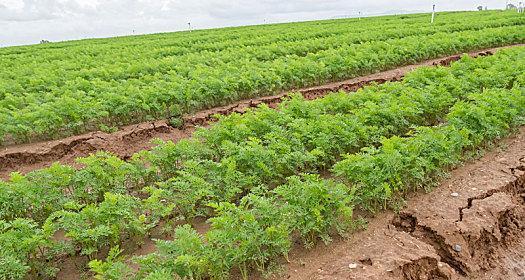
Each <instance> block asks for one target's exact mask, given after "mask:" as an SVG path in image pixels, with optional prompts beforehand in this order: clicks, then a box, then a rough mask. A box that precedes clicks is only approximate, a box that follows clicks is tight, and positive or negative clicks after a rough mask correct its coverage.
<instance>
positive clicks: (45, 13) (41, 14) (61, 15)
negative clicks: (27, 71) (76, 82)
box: [0, 0, 512, 46]
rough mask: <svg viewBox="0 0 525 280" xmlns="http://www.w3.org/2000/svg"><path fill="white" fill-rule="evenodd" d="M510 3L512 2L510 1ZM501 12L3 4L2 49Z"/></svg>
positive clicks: (342, 3)
mask: <svg viewBox="0 0 525 280" xmlns="http://www.w3.org/2000/svg"><path fill="white" fill-rule="evenodd" d="M511 2H512V1H511ZM433 3H436V4H437V7H438V10H466V9H468V10H473V9H475V8H476V7H477V6H478V5H484V6H488V7H489V8H503V7H504V6H505V2H504V1H501V0H474V1H469V0H458V1H445V0H436V1H432V0H423V1H409V0H394V1H386V0H376V1H374V2H372V1H369V0H354V1H349V0H288V1H283V0H259V1H257V0H192V1H188V0H157V1H154V0H0V46H6V45H18V44H31V43H36V42H38V41H40V40H41V39H47V40H52V41H57V40H69V39H79V38H87V37H106V36H117V35H129V34H132V33H133V31H135V33H136V34H137V33H151V32H166V31H176V30H182V29H185V28H187V23H188V22H192V25H193V26H194V27H197V28H210V27H222V26H231V25H244V24H258V23H263V22H284V21H298V20H311V19H322V18H332V17H338V16H343V15H356V14H357V13H358V12H362V13H363V14H364V15H367V14H368V15H374V14H380V13H385V12H389V11H429V10H430V8H431V6H432V4H433Z"/></svg>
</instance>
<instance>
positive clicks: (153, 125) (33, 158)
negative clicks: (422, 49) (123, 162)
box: [0, 44, 525, 179]
mask: <svg viewBox="0 0 525 280" xmlns="http://www.w3.org/2000/svg"><path fill="white" fill-rule="evenodd" d="M524 45H525V44H516V45H511V46H505V47H498V48H490V49H484V50H480V51H475V52H470V53H468V55H470V56H472V57H478V56H486V55H492V54H493V53H494V52H496V51H497V50H499V49H502V48H508V47H515V46H524ZM461 55H462V54H456V55H452V56H447V57H443V58H438V59H432V60H428V61H425V62H422V63H418V64H412V65H408V66H403V67H399V68H396V69H393V70H389V71H383V72H379V73H375V74H371V75H367V76H363V77H357V78H353V79H350V80H346V81H342V82H336V83H330V84H326V85H321V86H316V87H310V88H304V89H299V90H295V91H296V92H300V93H301V94H302V95H303V96H304V97H305V98H306V99H309V100H312V99H316V98H320V97H323V96H325V95H327V94H328V93H330V92H334V91H339V90H343V91H346V92H355V91H357V90H358V89H360V88H362V87H364V86H367V85H370V84H373V83H378V84H381V83H385V82H391V81H399V80H401V79H402V78H403V77H404V75H405V74H406V73H407V72H410V71H412V70H414V69H416V68H419V67H422V66H435V65H442V66H448V65H450V64H451V63H452V62H454V61H457V60H459V59H460V57H461ZM292 91H294V90H293V89H292ZM290 92H291V91H289V92H283V93H280V94H277V95H272V96H266V97H260V98H254V99H248V100H243V101H240V102H235V103H233V104H232V105H228V106H222V107H217V108H212V109H208V110H203V111H200V112H198V113H195V114H191V115H185V116H183V125H182V127H181V128H175V127H173V126H171V125H170V124H169V120H160V121H154V122H144V123H140V124H136V125H129V126H125V127H123V128H121V129H120V130H119V131H117V132H115V133H104V132H100V131H97V132H91V133H87V134H83V135H78V136H72V137H68V138H64V139H61V140H53V141H45V142H40V143H32V144H24V145H15V146H8V147H3V148H2V151H0V178H2V179H7V178H8V177H9V174H10V173H11V172H13V171H18V172H21V173H27V172H30V171H32V170H36V169H40V168H44V167H48V166H49V165H51V164H52V163H53V162H60V163H63V164H70V165H73V166H78V165H77V164H76V163H75V159H76V158H78V157H83V156H87V155H89V154H91V153H95V152H97V151H108V152H111V153H113V154H115V155H117V156H118V157H120V158H123V159H129V158H130V157H131V156H132V155H133V154H134V153H136V152H138V151H141V150H145V149H151V148H152V147H153V146H154V144H152V143H151V140H153V139H156V138H158V139H162V140H171V141H174V142H176V141H178V140H180V139H184V138H188V137H190V136H191V135H192V133H193V132H194V131H195V129H196V128H197V127H199V126H206V125H208V124H209V123H211V122H214V121H215V120H216V119H215V118H214V115H217V114H221V115H229V114H231V113H241V114H242V113H244V112H246V111H247V110H248V109H250V108H254V107H257V106H259V105H260V104H267V105H268V106H270V107H276V106H277V105H278V104H279V103H280V102H281V101H282V100H283V98H286V97H287V96H289V95H290Z"/></svg>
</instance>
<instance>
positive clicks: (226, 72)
mask: <svg viewBox="0 0 525 280" xmlns="http://www.w3.org/2000/svg"><path fill="white" fill-rule="evenodd" d="M481 15H484V14H480V16H479V17H480V18H479V19H477V20H474V19H472V21H469V22H465V23H456V22H455V21H453V20H452V19H454V20H457V18H453V17H451V23H450V24H443V25H441V26H430V27H429V26H422V27H414V26H402V27H398V28H395V29H394V26H395V25H394V24H393V25H392V28H391V29H389V30H378V31H375V32H371V33H366V32H362V33H349V34H342V35H338V36H331V37H326V38H320V39H310V40H307V42H301V43H290V44H286V43H283V44H272V45H268V46H265V47H261V48H253V47H240V48H232V49H231V50H230V49H227V50H224V51H216V52H209V51H208V52H201V53H195V54H187V55H181V56H179V55H176V56H168V57H164V58H158V57H150V56H148V55H149V53H148V52H147V51H138V50H133V53H134V54H135V55H137V56H138V59H133V60H131V59H127V60H124V59H123V58H116V60H115V61H113V62H112V63H111V64H107V63H106V64H97V62H96V60H95V59H91V60H90V61H91V62H90V63H94V65H93V68H92V69H89V67H84V65H83V64H82V63H81V62H77V61H75V60H60V59H59V58H55V57H53V58H51V57H50V58H48V62H43V63H38V65H34V63H31V62H30V61H28V63H20V64H15V63H14V62H13V61H16V60H15V59H12V60H6V63H7V64H8V65H10V66H8V67H4V69H6V71H4V72H1V74H0V75H2V76H5V81H4V82H3V83H0V97H1V98H0V139H3V141H4V143H13V142H28V141H32V140H37V139H48V138H57V137H62V136H65V135H70V134H76V133H81V132H84V131H89V130H94V129H95V130H96V129H100V128H106V126H112V125H122V124H129V123H134V122H138V121H141V120H148V119H155V118H170V117H173V118H174V119H175V120H177V117H178V116H180V115H181V114H183V113H188V112H193V111H195V110H198V109H202V108H209V107H213V106H217V105H223V104H226V103H229V102H231V101H234V100H240V99H244V98H249V97H254V96H259V95H262V94H268V93H269V92H275V91H278V90H282V89H289V88H293V87H301V86H306V85H313V84H318V83H322V82H326V81H330V80H340V79H344V78H349V77H354V76H357V75H361V74H365V73H371V72H375V71H378V70H382V69H388V68H392V67H395V66H398V65H402V64H406V63H411V62H416V61H421V60H424V59H429V58H435V57H438V56H442V55H446V54H452V53H457V52H461V51H467V50H472V49H479V48H483V47H490V46H500V45H504V44H512V43H520V42H523V41H525V31H523V28H522V26H523V23H524V20H523V18H519V17H513V16H510V14H506V13H502V14H495V15H493V16H492V17H491V18H490V19H486V20H485V19H484V18H483V17H482V16H481ZM456 16H457V17H459V16H460V15H459V14H458V15H456ZM494 17H495V19H493V18H494ZM472 18H474V17H472ZM454 31H455V32H454ZM107 51H108V52H111V50H107ZM129 51H130V52H131V51H132V50H129ZM115 56H117V54H115ZM56 61H58V62H60V63H59V65H55V62H56ZM130 61H133V62H130ZM0 63H2V62H0ZM64 63H65V64H64Z"/></svg>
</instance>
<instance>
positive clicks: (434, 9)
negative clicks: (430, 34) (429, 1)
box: [430, 4, 436, 24]
mask: <svg viewBox="0 0 525 280" xmlns="http://www.w3.org/2000/svg"><path fill="white" fill-rule="evenodd" d="M435 16H436V4H434V5H432V19H430V23H432V24H433V23H434V17H435Z"/></svg>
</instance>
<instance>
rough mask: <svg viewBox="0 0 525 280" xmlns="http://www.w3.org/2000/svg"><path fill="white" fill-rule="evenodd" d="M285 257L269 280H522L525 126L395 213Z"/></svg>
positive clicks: (524, 272)
mask: <svg viewBox="0 0 525 280" xmlns="http://www.w3.org/2000/svg"><path fill="white" fill-rule="evenodd" d="M453 193H457V194H458V196H454V195H452V194H453ZM290 259H291V262H290V263H289V264H287V265H285V267H284V269H283V272H281V273H280V274H278V275H276V276H274V277H273V278H274V279H316V280H321V279H322V280H324V279H380V280H387V279H410V280H413V279H422V280H426V279H460V280H462V279H508V280H513V279H516V280H517V279H521V280H523V279H525V127H522V128H521V129H520V130H519V132H518V133H517V134H516V135H514V136H513V137H510V138H508V139H505V140H504V141H502V145H500V146H499V148H497V149H494V150H493V151H491V152H488V153H487V154H485V155H484V156H483V157H481V158H480V159H478V160H474V161H472V162H469V163H466V164H465V165H464V166H462V167H459V168H457V169H456V170H453V171H452V172H451V174H450V177H449V178H448V179H446V180H444V181H443V182H442V183H441V184H440V186H439V187H437V188H436V189H434V191H432V192H430V193H416V194H414V195H412V197H411V198H409V199H408V200H407V204H406V206H405V207H404V208H403V209H402V210H401V211H400V212H399V213H398V214H396V213H393V212H384V213H381V214H379V215H377V216H376V217H375V218H373V219H371V220H370V223H369V225H368V228H367V229H366V230H364V231H361V232H357V233H355V234H352V235H351V237H350V238H349V239H346V240H344V239H337V240H335V241H334V242H333V243H331V244H329V245H328V246H325V245H318V246H317V247H316V248H314V249H313V250H304V249H296V250H294V252H292V254H291V256H290Z"/></svg>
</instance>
